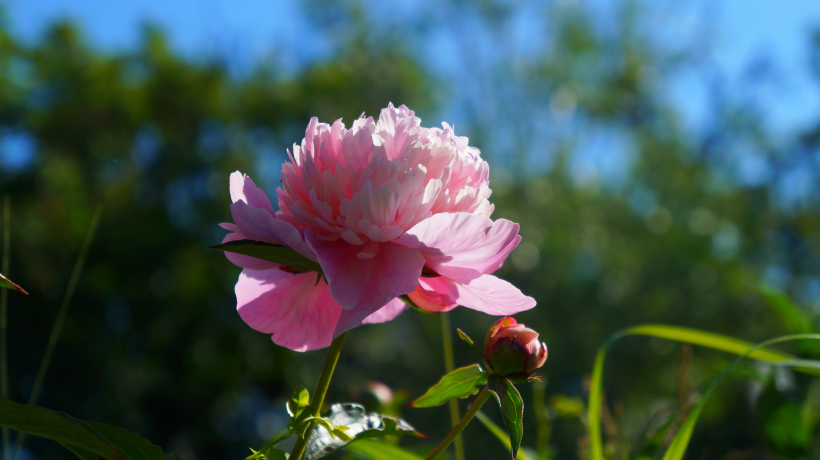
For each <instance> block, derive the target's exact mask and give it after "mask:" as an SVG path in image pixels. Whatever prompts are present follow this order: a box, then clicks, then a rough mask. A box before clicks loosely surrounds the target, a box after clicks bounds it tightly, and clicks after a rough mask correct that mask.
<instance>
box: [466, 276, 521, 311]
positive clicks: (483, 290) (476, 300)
mask: <svg viewBox="0 0 820 460" xmlns="http://www.w3.org/2000/svg"><path fill="white" fill-rule="evenodd" d="M453 285H454V286H455V289H456V291H457V292H458V298H457V299H455V301H456V302H457V303H458V304H459V305H461V306H463V307H467V308H470V309H472V310H478V311H481V312H484V313H487V314H488V315H495V316H509V315H514V314H516V313H520V312H522V311H525V310H529V309H530V308H533V307H535V299H533V298H532V297H529V296H525V295H524V294H522V293H521V291H520V290H518V288H517V287H515V286H513V285H512V284H510V283H508V282H506V281H504V280H502V279H501V278H497V277H495V276H493V275H481V276H480V277H478V278H476V279H474V280H472V281H470V282H469V283H466V284H461V283H455V282H454V283H453Z"/></svg>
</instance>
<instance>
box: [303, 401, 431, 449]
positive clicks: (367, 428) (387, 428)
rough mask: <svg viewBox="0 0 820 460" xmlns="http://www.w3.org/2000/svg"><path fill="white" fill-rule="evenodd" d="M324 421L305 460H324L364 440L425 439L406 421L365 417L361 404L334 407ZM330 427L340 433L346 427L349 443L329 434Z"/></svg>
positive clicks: (315, 431) (366, 414)
mask: <svg viewBox="0 0 820 460" xmlns="http://www.w3.org/2000/svg"><path fill="white" fill-rule="evenodd" d="M324 419H325V420H326V422H327V423H325V422H321V421H319V420H316V424H317V426H316V428H315V429H314V430H313V432H312V433H311V434H310V439H308V443H307V448H306V449H305V456H304V459H305V460H316V459H319V458H322V457H324V456H325V455H327V454H329V453H331V452H333V451H335V450H337V449H341V448H342V447H345V446H347V445H348V444H350V443H351V442H355V441H358V440H361V439H367V438H378V437H383V436H402V435H412V436H417V437H423V436H422V435H421V434H419V432H417V431H416V430H415V428H413V427H412V426H411V425H410V424H409V423H407V422H405V421H404V420H401V419H395V418H392V417H386V416H384V415H381V414H375V413H370V414H368V413H365V409H364V407H363V406H360V405H359V404H334V405H332V406H330V413H329V414H328V415H327V417H324ZM328 424H330V425H331V426H333V427H335V428H337V429H338V428H340V427H346V429H345V430H344V431H342V433H343V434H344V436H346V438H347V440H345V439H344V438H342V437H341V436H338V433H337V434H336V436H334V435H332V434H331V432H330V431H329V430H328V427H327V425H328Z"/></svg>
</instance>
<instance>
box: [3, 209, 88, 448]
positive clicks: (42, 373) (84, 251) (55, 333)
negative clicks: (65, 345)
mask: <svg viewBox="0 0 820 460" xmlns="http://www.w3.org/2000/svg"><path fill="white" fill-rule="evenodd" d="M101 210H102V209H101V208H100V207H99V206H98V207H97V210H96V211H95V212H94V216H93V217H91V223H90V224H89V225H88V231H87V232H86V234H85V241H83V246H82V248H80V255H78V256H77V262H75V264H74V270H73V271H72V272H71V278H70V279H69V280H68V287H67V288H66V290H65V296H63V303H62V305H60V310H59V311H58V312H57V320H56V321H55V322H54V327H53V328H52V329H51V337H49V339H48V345H47V346H46V352H45V354H44V355H43V360H42V361H41V362H40V370H39V371H37V378H36V379H35V380H34V386H33V387H32V389H31V395H30V396H29V398H28V403H29V404H37V398H39V397H40V390H41V389H42V387H43V380H44V379H45V377H46V370H47V369H48V365H49V363H51V356H52V355H53V354H54V348H55V347H56V346H57V341H58V340H59V339H60V332H61V331H62V329H63V323H64V322H65V316H66V313H68V305H69V304H70V303H71V297H72V296H73V295H74V289H75V288H76V287H77V282H78V281H79V280H80V274H81V273H82V271H83V265H84V264H85V257H86V255H88V248H89V247H91V241H92V240H94V232H95V231H96V230H97V223H99V221H100V212H101ZM25 439H26V435H25V433H23V432H19V433H17V440H16V441H15V443H14V451H13V452H12V454H11V460H14V459H15V457H17V451H19V450H20V447H22V446H23V441H25Z"/></svg>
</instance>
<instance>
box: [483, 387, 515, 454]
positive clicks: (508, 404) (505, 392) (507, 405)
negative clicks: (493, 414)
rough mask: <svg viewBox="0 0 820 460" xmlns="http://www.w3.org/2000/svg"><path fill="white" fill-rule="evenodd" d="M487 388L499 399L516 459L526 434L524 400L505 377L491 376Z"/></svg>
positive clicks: (511, 450)
mask: <svg viewBox="0 0 820 460" xmlns="http://www.w3.org/2000/svg"><path fill="white" fill-rule="evenodd" d="M487 388H488V389H489V390H490V392H492V394H493V395H495V398H496V400H498V406H499V407H500V408H501V415H502V416H503V417H504V426H506V427H507V434H508V435H509V437H510V452H512V458H513V460H515V458H516V457H517V456H518V448H519V447H521V438H522V437H523V436H524V401H523V400H522V399H521V394H520V393H518V389H516V388H515V385H513V384H512V382H510V381H509V380H507V379H505V378H500V377H496V376H495V375H493V376H491V377H490V381H489V383H488V385H487Z"/></svg>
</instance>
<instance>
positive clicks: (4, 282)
mask: <svg viewBox="0 0 820 460" xmlns="http://www.w3.org/2000/svg"><path fill="white" fill-rule="evenodd" d="M0 288H6V289H11V290H12V291H17V292H22V293H23V294H26V295H28V292H26V291H25V290H24V289H23V288H21V287H20V286H18V285H17V283H15V282H14V281H12V280H10V279H8V278H6V277H5V276H3V274H2V273H0Z"/></svg>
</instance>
